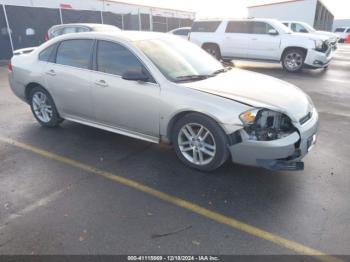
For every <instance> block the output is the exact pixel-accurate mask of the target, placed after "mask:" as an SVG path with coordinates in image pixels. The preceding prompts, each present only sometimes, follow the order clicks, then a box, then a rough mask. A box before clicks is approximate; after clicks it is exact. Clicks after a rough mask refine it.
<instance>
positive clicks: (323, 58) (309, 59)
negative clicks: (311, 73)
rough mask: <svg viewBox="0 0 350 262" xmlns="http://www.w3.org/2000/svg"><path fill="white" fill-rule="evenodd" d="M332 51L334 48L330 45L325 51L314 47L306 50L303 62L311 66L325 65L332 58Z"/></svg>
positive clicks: (319, 66) (321, 66)
mask: <svg viewBox="0 0 350 262" xmlns="http://www.w3.org/2000/svg"><path fill="white" fill-rule="evenodd" d="M333 52H334V50H333V48H332V47H330V48H329V49H328V50H327V51H326V52H325V53H323V52H319V51H316V50H314V49H311V50H308V52H307V56H306V58H305V61H304V63H305V65H307V66H310V67H313V68H324V67H327V66H328V65H329V63H330V62H331V61H332V59H333Z"/></svg>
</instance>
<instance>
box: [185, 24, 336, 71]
mask: <svg viewBox="0 0 350 262" xmlns="http://www.w3.org/2000/svg"><path fill="white" fill-rule="evenodd" d="M189 39H190V41H192V42H193V43H195V44H197V45H199V46H201V47H202V48H203V49H205V50H206V51H208V52H209V53H211V54H212V55H214V56H215V57H216V58H218V59H222V60H224V61H226V60H232V59H252V60H262V61H270V62H278V63H279V62H282V65H283V68H284V69H285V70H287V71H289V72H298V71H300V70H301V69H302V68H303V67H306V66H307V67H309V68H326V67H328V64H329V63H330V61H331V60H332V55H333V52H332V47H331V45H330V44H329V41H328V40H329V38H328V37H326V36H322V35H314V34H302V33H293V32H292V31H291V30H290V29H289V28H287V27H286V26H285V25H283V24H282V23H281V22H279V21H278V20H274V19H255V18H254V19H240V20H238V19H234V20H197V21H195V22H194V23H193V25H192V29H191V33H190V36H189Z"/></svg>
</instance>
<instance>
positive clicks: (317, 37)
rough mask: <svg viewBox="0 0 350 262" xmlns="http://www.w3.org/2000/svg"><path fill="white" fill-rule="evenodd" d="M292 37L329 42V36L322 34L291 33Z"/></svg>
mask: <svg viewBox="0 0 350 262" xmlns="http://www.w3.org/2000/svg"><path fill="white" fill-rule="evenodd" d="M293 35H294V36H298V37H303V38H308V39H312V40H322V41H326V40H329V36H327V35H323V34H315V33H293Z"/></svg>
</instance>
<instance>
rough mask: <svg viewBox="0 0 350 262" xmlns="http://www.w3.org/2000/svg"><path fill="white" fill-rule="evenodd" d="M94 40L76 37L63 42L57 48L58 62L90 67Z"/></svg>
mask: <svg viewBox="0 0 350 262" xmlns="http://www.w3.org/2000/svg"><path fill="white" fill-rule="evenodd" d="M92 44H93V40H87V39H74V40H66V41H63V42H61V44H60V45H59V47H58V49H57V56H56V63H57V64H61V65H68V66H74V67H78V68H84V69H88V68H89V67H90V57H91V50H92Z"/></svg>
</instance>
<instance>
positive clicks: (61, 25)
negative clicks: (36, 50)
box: [51, 23, 116, 29]
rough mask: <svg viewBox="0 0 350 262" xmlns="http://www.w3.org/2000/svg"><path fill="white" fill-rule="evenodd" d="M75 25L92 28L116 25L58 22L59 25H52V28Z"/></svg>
mask: <svg viewBox="0 0 350 262" xmlns="http://www.w3.org/2000/svg"><path fill="white" fill-rule="evenodd" d="M73 26H85V27H90V28H94V27H112V26H113V27H116V26H114V25H106V24H97V23H69V24H58V25H54V26H52V27H51V29H53V28H58V27H73Z"/></svg>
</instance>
